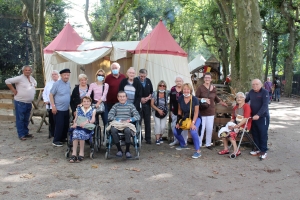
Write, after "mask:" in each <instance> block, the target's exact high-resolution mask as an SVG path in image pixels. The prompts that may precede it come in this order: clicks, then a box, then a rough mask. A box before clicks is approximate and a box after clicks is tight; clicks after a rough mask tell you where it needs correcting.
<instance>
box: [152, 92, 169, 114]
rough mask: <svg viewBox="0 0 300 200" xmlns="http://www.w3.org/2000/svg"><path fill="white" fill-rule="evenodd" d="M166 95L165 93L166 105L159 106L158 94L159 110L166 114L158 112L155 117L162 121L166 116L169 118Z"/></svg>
mask: <svg viewBox="0 0 300 200" xmlns="http://www.w3.org/2000/svg"><path fill="white" fill-rule="evenodd" d="M166 95H167V94H166V93H165V105H164V106H159V99H158V92H157V100H156V101H157V106H156V107H157V108H158V109H160V110H162V111H163V112H164V114H163V115H160V114H159V113H158V112H157V111H155V117H157V118H160V119H163V118H165V117H166V116H167V114H168V108H167V106H166V105H167V97H166Z"/></svg>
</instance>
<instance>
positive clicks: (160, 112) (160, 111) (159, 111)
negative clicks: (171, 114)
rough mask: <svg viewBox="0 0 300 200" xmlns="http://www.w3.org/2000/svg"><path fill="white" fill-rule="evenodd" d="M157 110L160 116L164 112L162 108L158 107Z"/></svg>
mask: <svg viewBox="0 0 300 200" xmlns="http://www.w3.org/2000/svg"><path fill="white" fill-rule="evenodd" d="M157 112H158V114H159V115H161V116H162V115H164V114H165V113H164V111H163V110H160V109H158V111H157Z"/></svg>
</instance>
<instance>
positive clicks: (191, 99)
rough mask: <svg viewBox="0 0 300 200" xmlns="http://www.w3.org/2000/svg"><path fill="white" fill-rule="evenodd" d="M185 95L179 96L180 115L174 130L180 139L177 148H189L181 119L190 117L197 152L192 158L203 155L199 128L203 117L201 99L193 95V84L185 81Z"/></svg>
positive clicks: (183, 87) (183, 90) (183, 88)
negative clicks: (181, 125)
mask: <svg viewBox="0 0 300 200" xmlns="http://www.w3.org/2000/svg"><path fill="white" fill-rule="evenodd" d="M182 92H183V95H182V96H180V97H179V98H178V115H177V122H176V128H175V131H174V136H175V137H176V138H177V140H178V141H179V144H180V146H179V147H177V148H176V150H182V149H187V144H186V142H185V140H184V138H183V136H182V134H181V133H182V129H181V128H180V123H181V122H180V120H181V119H182V120H184V119H186V118H190V119H191V120H192V124H191V127H190V131H191V135H192V138H193V142H194V148H195V150H196V152H195V153H194V154H193V156H192V158H199V157H200V156H201V152H200V146H199V135H198V129H199V127H200V124H201V119H200V115H199V101H198V99H197V97H195V96H193V95H192V93H193V88H192V86H191V84H189V83H185V84H183V86H182Z"/></svg>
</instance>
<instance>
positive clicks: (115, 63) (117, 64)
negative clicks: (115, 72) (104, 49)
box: [110, 62, 121, 69]
mask: <svg viewBox="0 0 300 200" xmlns="http://www.w3.org/2000/svg"><path fill="white" fill-rule="evenodd" d="M113 65H115V66H117V68H118V69H120V68H121V66H120V64H119V63H117V62H114V63H112V64H111V65H110V69H112V66H113Z"/></svg>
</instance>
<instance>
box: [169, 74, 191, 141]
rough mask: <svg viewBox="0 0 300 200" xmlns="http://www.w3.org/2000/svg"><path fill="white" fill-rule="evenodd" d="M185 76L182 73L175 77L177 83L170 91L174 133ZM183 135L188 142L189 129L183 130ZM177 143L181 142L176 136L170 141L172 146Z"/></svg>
mask: <svg viewBox="0 0 300 200" xmlns="http://www.w3.org/2000/svg"><path fill="white" fill-rule="evenodd" d="M183 82H184V81H183V77H182V76H180V75H177V76H176V77H175V84H176V85H174V86H173V87H172V88H171V91H170V107H171V113H170V114H171V118H172V124H171V128H172V131H173V133H174V132H175V126H176V121H177V113H178V98H179V97H180V96H181V95H182V84H183ZM181 134H182V136H183V138H184V141H185V143H187V138H188V131H187V130H183V131H182V133H181ZM176 144H179V142H178V140H177V139H176V137H175V136H174V142H172V143H170V144H169V145H170V146H174V145H176Z"/></svg>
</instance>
